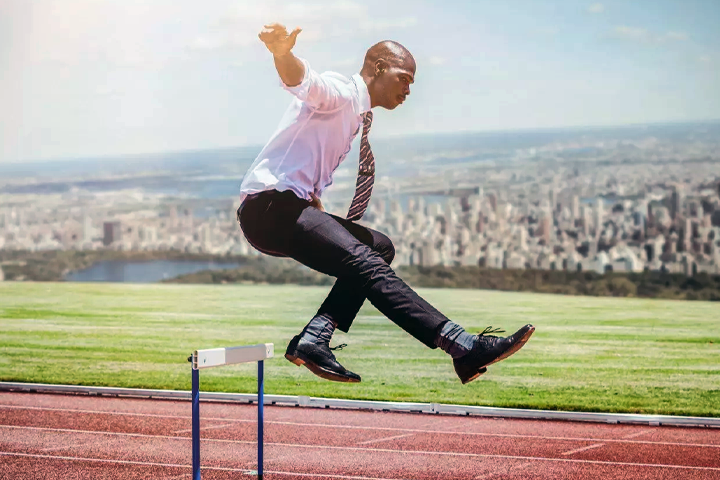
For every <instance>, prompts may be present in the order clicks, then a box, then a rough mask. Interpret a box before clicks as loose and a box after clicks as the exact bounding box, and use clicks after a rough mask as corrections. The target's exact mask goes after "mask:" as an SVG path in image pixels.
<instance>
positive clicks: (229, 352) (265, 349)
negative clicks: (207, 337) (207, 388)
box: [192, 343, 275, 370]
mask: <svg viewBox="0 0 720 480" xmlns="http://www.w3.org/2000/svg"><path fill="white" fill-rule="evenodd" d="M274 355H275V346H274V344H272V343H259V344H257V345H243V346H240V347H228V348H210V349H207V350H195V351H194V352H193V355H192V368H193V369H195V370H198V369H201V368H210V367H221V366H223V365H234V364H236V363H248V362H259V361H261V360H265V359H268V358H272V357H273V356H274Z"/></svg>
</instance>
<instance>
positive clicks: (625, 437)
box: [620, 428, 655, 440]
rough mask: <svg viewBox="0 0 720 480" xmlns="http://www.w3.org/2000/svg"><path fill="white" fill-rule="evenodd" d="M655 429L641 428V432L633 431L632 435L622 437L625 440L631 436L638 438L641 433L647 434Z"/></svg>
mask: <svg viewBox="0 0 720 480" xmlns="http://www.w3.org/2000/svg"><path fill="white" fill-rule="evenodd" d="M654 431H655V429H653V428H648V429H647V430H640V431H639V432H635V433H631V434H630V435H625V436H624V437H620V438H621V439H623V440H630V439H631V438H636V437H639V436H641V435H645V434H646V433H650V432H654Z"/></svg>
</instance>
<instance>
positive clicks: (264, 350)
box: [188, 343, 275, 480]
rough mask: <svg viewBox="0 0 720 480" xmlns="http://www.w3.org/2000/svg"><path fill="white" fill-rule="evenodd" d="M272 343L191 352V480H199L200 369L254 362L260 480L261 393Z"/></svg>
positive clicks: (258, 472) (260, 476)
mask: <svg viewBox="0 0 720 480" xmlns="http://www.w3.org/2000/svg"><path fill="white" fill-rule="evenodd" d="M274 353H275V347H274V345H273V344H272V343H259V344H257V345H245V346H240V347H229V348H211V349H207V350H195V351H194V352H193V353H192V355H191V356H190V357H188V361H189V362H191V363H192V469H193V473H192V478H193V480H200V369H201V368H212V367H222V366H224V365H235V364H238V363H249V362H257V372H258V373H257V386H258V393H257V404H258V431H257V437H258V450H257V452H258V459H257V478H258V479H259V480H262V478H263V420H264V419H263V403H264V398H263V396H264V390H265V360H266V359H268V358H272V357H273V355H274Z"/></svg>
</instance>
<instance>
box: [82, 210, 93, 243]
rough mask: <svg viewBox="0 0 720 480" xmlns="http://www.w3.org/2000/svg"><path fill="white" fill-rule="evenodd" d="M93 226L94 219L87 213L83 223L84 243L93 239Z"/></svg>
mask: <svg viewBox="0 0 720 480" xmlns="http://www.w3.org/2000/svg"><path fill="white" fill-rule="evenodd" d="M93 233H94V232H93V228H92V219H91V218H90V217H89V216H88V215H85V216H84V217H83V224H82V241H83V243H91V242H92V240H93Z"/></svg>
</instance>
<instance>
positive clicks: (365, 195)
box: [347, 111, 375, 220]
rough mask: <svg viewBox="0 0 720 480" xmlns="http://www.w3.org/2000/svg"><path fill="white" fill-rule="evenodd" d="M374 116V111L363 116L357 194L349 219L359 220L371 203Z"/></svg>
mask: <svg viewBox="0 0 720 480" xmlns="http://www.w3.org/2000/svg"><path fill="white" fill-rule="evenodd" d="M372 118H373V113H372V111H370V112H367V113H366V114H365V117H364V118H363V133H362V138H361V139H360V168H359V170H358V178H357V183H356V184H355V196H354V197H353V200H352V203H350V209H349V210H348V214H347V219H348V220H359V219H360V218H361V217H362V216H363V214H364V213H365V210H366V209H367V206H368V204H369V203H370V194H372V187H373V183H375V157H373V154H372V150H370V142H368V133H369V132H370V125H372Z"/></svg>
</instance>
